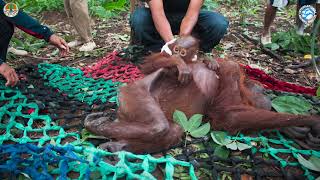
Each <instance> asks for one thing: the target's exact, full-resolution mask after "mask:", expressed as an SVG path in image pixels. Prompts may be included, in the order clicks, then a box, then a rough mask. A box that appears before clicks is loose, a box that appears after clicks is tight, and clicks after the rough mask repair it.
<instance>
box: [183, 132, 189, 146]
mask: <svg viewBox="0 0 320 180" xmlns="http://www.w3.org/2000/svg"><path fill="white" fill-rule="evenodd" d="M188 134H189V133H187V132H186V138H185V140H184V147H187V137H188Z"/></svg>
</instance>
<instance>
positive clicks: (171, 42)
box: [161, 39, 177, 56]
mask: <svg viewBox="0 0 320 180" xmlns="http://www.w3.org/2000/svg"><path fill="white" fill-rule="evenodd" d="M176 40H177V39H172V40H171V41H169V42H167V43H166V44H165V45H163V46H162V48H161V52H163V51H164V52H166V53H167V54H169V55H170V56H171V55H172V51H171V50H170V48H169V45H170V44H173V43H174V42H175V41H176Z"/></svg>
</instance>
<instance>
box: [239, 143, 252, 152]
mask: <svg viewBox="0 0 320 180" xmlns="http://www.w3.org/2000/svg"><path fill="white" fill-rule="evenodd" d="M237 147H238V149H239V150H240V151H243V150H245V149H250V148H251V147H252V146H249V145H247V144H244V143H240V142H237Z"/></svg>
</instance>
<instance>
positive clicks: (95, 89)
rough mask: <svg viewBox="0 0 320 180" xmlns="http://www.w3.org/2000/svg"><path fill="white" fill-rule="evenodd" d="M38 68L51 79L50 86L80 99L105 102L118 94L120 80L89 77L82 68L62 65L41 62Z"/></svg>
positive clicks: (43, 75)
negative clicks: (113, 80) (85, 75)
mask: <svg viewBox="0 0 320 180" xmlns="http://www.w3.org/2000/svg"><path fill="white" fill-rule="evenodd" d="M38 68H39V72H40V75H41V76H42V77H43V78H44V79H46V80H48V81H49V82H48V84H49V86H52V87H54V88H58V89H59V90H60V91H62V92H63V93H66V94H67V95H68V96H70V97H75V98H76V99H77V100H79V101H82V102H86V103H88V104H93V103H94V102H95V101H97V100H100V101H101V102H102V103H105V102H107V100H109V99H110V98H112V97H113V96H117V86H118V85H120V83H118V82H116V83H114V82H112V80H108V81H105V80H104V79H99V80H95V79H92V78H87V77H84V75H83V72H82V71H81V70H80V69H75V68H71V67H64V66H61V65H54V64H39V65H38Z"/></svg>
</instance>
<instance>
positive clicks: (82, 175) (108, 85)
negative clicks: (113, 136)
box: [0, 53, 320, 179]
mask: <svg viewBox="0 0 320 180" xmlns="http://www.w3.org/2000/svg"><path fill="white" fill-rule="evenodd" d="M103 61H108V63H105V64H103V65H101V66H100V67H99V68H101V67H103V68H106V69H110V68H111V67H109V66H112V67H115V64H117V63H119V62H121V63H122V64H123V65H121V66H117V68H119V69H121V68H122V67H125V65H126V63H125V62H124V61H123V60H122V59H121V58H120V57H119V56H118V55H117V54H114V53H113V54H110V55H109V56H107V57H106V58H104V60H102V61H101V62H103ZM115 61H116V62H115ZM101 64H102V63H101ZM130 66H131V67H133V69H134V68H136V67H135V66H134V64H131V63H130ZM93 67H94V66H93ZM99 68H98V69H99ZM103 68H102V69H103ZM117 72H119V74H118V75H119V76H118V75H116V76H115V78H112V76H113V75H115V74H113V75H111V76H110V77H102V76H101V77H98V76H96V77H94V78H91V77H93V76H92V75H90V74H87V75H85V74H86V73H84V72H82V71H81V70H79V69H76V68H71V67H63V66H60V65H52V64H40V65H38V67H32V66H30V67H24V68H22V69H20V70H19V73H20V74H24V75H25V76H26V78H25V80H22V81H21V82H20V84H19V86H18V87H16V88H13V89H12V88H8V87H5V86H4V81H3V80H1V81H0V144H1V145H0V177H17V176H19V175H20V176H21V175H24V176H29V177H31V178H32V179H56V178H59V179H67V178H72V179H118V178H126V179H161V178H162V179H163V178H164V179H173V178H175V179H197V178H198V179H217V178H221V179H226V178H232V179H284V178H285V179H290V178H292V177H296V178H299V177H301V178H302V179H306V178H307V179H315V178H316V177H318V176H319V173H317V172H315V171H311V170H308V169H306V168H305V167H303V166H301V165H300V164H299V163H298V161H297V155H303V156H304V157H306V158H307V157H309V156H310V155H314V156H316V157H320V154H319V153H320V152H319V151H313V150H304V149H302V148H301V147H299V145H297V144H296V143H295V142H294V141H293V140H290V139H288V138H286V137H285V136H284V135H282V134H281V133H280V132H279V131H261V132H259V133H257V134H253V135H250V136H249V135H244V134H239V135H238V136H230V138H231V139H232V140H234V141H237V142H242V143H246V144H248V145H253V146H252V148H251V149H247V150H244V151H232V152H231V153H230V155H229V157H228V158H227V159H225V158H221V157H218V156H215V155H214V152H215V151H216V149H217V148H218V147H217V146H216V145H215V144H214V143H213V141H212V139H211V138H210V137H209V136H208V137H205V138H200V139H189V138H188V139H187V141H186V146H185V144H184V142H183V143H182V144H180V145H177V146H176V147H173V148H171V149H169V150H167V151H164V152H161V153H157V154H153V155H152V156H151V155H135V154H132V153H130V152H118V153H109V152H106V151H102V150H99V149H97V148H96V147H95V146H94V145H96V144H99V143H101V142H105V141H109V140H108V139H99V140H96V139H95V140H90V141H89V140H88V138H86V137H84V136H85V133H84V130H83V129H84V128H83V120H84V118H85V117H86V115H87V114H89V113H92V112H101V111H103V112H105V114H106V115H107V116H109V117H110V118H111V119H115V118H116V117H115V115H116V109H117V106H116V104H115V103H114V102H116V100H117V97H116V96H117V88H118V87H119V86H120V85H121V83H118V82H112V81H111V80H112V79H113V80H114V81H115V80H117V81H118V80H120V81H122V80H123V79H129V81H130V79H131V80H135V78H141V76H140V75H139V76H136V74H135V73H132V74H130V73H129V74H127V75H126V76H122V74H125V73H124V72H128V71H123V72H121V71H117ZM116 77H118V79H117V78H116ZM109 79H111V80H109ZM121 79H122V80H121ZM129 81H122V82H129ZM294 88H297V87H294ZM267 95H268V96H269V97H270V98H271V99H272V98H275V97H277V96H282V95H293V96H299V97H301V98H304V99H305V100H307V101H308V102H310V103H311V104H312V105H313V107H314V108H313V109H312V110H311V111H312V113H318V112H319V105H320V103H319V99H318V98H316V97H314V96H308V95H300V94H292V93H283V92H278V91H267ZM154 157H159V158H154Z"/></svg>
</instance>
